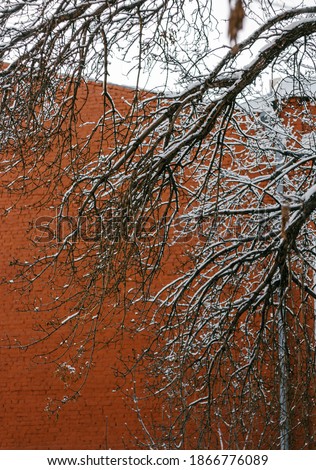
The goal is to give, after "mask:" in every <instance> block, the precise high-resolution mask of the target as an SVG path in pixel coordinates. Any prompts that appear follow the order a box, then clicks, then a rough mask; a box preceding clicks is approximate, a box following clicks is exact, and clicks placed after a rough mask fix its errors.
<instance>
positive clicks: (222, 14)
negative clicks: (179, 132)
mask: <svg viewBox="0 0 316 470" xmlns="http://www.w3.org/2000/svg"><path fill="white" fill-rule="evenodd" d="M315 1H316V0H304V1H302V0H285V1H284V0H277V1H273V6H274V8H275V9H277V10H279V11H280V10H284V9H291V8H295V7H296V8H297V7H299V6H302V4H304V5H303V6H315ZM253 5H255V3H254V4H253ZM213 7H214V11H216V18H217V20H218V21H219V29H220V30H221V32H222V37H221V38H220V41H219V40H218V39H215V36H214V42H215V41H218V46H223V45H226V46H229V40H228V36H227V20H228V17H229V0H213ZM258 12H259V2H258ZM257 27H258V24H257V23H255V22H254V21H251V20H250V19H249V18H246V19H245V21H244V26H243V30H242V31H241V32H240V34H239V36H238V40H239V41H240V40H242V39H244V38H245V37H247V36H248V35H249V34H251V33H252V32H253V31H255V29H256V28H257ZM214 42H213V44H214ZM214 47H215V45H214ZM135 55H136V51H135ZM130 67H131V64H129V63H126V62H123V61H120V60H117V59H114V58H112V61H111V66H110V76H109V81H110V82H111V83H116V84H119V85H128V86H134V85H135V83H136V73H135V72H130V73H129V69H130ZM163 84H164V76H163V73H162V72H161V70H159V69H157V71H155V73H151V74H150V76H149V75H148V73H146V71H143V73H142V76H141V79H140V85H141V86H142V87H144V88H146V89H153V88H156V87H158V88H159V87H161V86H163ZM170 86H171V87H172V88H174V87H176V77H175V78H174V80H173V79H172V78H171V81H170Z"/></svg>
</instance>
